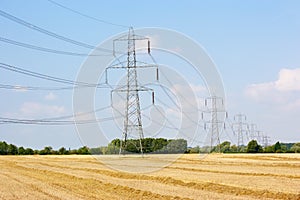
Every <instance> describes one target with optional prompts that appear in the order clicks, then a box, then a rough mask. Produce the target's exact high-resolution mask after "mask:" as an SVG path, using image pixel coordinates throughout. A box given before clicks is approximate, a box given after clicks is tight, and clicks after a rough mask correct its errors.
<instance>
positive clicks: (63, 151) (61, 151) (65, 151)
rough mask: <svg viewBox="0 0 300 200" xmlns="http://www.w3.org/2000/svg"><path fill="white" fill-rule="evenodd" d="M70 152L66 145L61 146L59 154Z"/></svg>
mask: <svg viewBox="0 0 300 200" xmlns="http://www.w3.org/2000/svg"><path fill="white" fill-rule="evenodd" d="M68 153H69V152H68V151H67V149H66V148H65V147H61V148H60V149H59V150H58V154H59V155H65V154H68Z"/></svg>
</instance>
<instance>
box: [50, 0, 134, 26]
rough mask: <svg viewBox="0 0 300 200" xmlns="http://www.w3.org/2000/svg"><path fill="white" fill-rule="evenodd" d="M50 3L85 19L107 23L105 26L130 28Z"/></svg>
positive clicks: (51, 1)
mask: <svg viewBox="0 0 300 200" xmlns="http://www.w3.org/2000/svg"><path fill="white" fill-rule="evenodd" d="M48 1H49V2H50V3H52V4H55V5H57V6H59V7H61V8H63V9H65V10H68V11H70V12H73V13H76V14H78V15H80V16H82V17H85V18H88V19H91V20H94V21H96V22H100V23H105V24H109V25H113V26H118V27H122V28H129V26H125V25H122V24H116V23H112V22H109V21H106V20H103V19H99V18H96V17H92V16H90V15H87V14H84V13H82V12H79V11H77V10H74V9H72V8H69V7H67V6H64V5H62V4H59V3H57V2H55V1H53V0H48Z"/></svg>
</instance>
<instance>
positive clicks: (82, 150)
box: [77, 146, 91, 155]
mask: <svg viewBox="0 0 300 200" xmlns="http://www.w3.org/2000/svg"><path fill="white" fill-rule="evenodd" d="M77 153H78V154H83V155H87V154H91V153H90V150H89V148H88V147H87V146H83V147H81V148H79V149H78V150H77Z"/></svg>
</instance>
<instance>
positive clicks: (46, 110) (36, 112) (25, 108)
mask: <svg viewBox="0 0 300 200" xmlns="http://www.w3.org/2000/svg"><path fill="white" fill-rule="evenodd" d="M65 113H66V109H65V107H64V106H58V105H47V104H41V103H38V102H25V103H23V104H22V105H21V107H20V108H19V110H18V111H17V112H14V113H5V114H4V116H5V117H10V118H32V119H34V118H47V117H55V116H61V115H63V114H65Z"/></svg>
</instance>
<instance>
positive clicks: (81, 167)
mask: <svg viewBox="0 0 300 200" xmlns="http://www.w3.org/2000/svg"><path fill="white" fill-rule="evenodd" d="M104 159H106V160H109V159H110V157H109V156H105V157H104ZM112 159H115V157H113V156H112ZM134 159H137V160H136V161H137V163H138V162H139V160H140V159H145V158H141V157H135V158H131V159H130V163H131V164H132V166H134V163H135V162H134ZM146 159H151V161H152V163H160V162H162V163H164V162H165V160H164V159H167V157H164V156H163V157H158V156H153V157H151V156H149V157H146ZM100 160H101V159H100ZM122 163H123V162H119V165H122ZM132 166H130V168H131V167H132ZM0 167H1V171H0V180H1V181H0V199H128V200H129V199H300V154H257V155H250V154H211V155H207V156H205V157H203V158H201V157H200V156H199V155H183V156H181V157H180V158H179V159H178V160H176V162H174V163H172V164H171V165H168V166H166V167H164V168H162V169H160V170H158V169H157V170H155V171H153V172H151V173H129V172H126V170H125V171H116V170H112V169H111V168H109V167H107V166H106V165H104V164H102V163H100V162H99V161H98V160H97V159H95V158H94V157H92V156H0Z"/></svg>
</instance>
